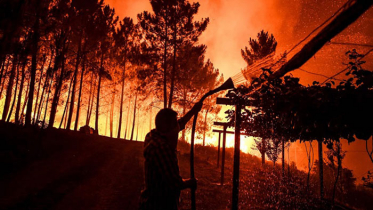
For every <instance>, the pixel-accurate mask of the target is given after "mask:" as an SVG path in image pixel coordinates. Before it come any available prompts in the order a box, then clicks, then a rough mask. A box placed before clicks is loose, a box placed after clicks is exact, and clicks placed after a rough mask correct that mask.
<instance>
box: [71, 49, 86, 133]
mask: <svg viewBox="0 0 373 210" xmlns="http://www.w3.org/2000/svg"><path fill="white" fill-rule="evenodd" d="M84 70H85V56H84V57H83V62H82V71H81V74H80V84H79V96H78V106H77V107H76V117H75V125H74V131H77V129H78V125H79V112H80V102H81V101H82V99H81V97H82V89H83V78H84Z"/></svg>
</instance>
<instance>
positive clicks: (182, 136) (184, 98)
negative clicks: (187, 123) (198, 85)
mask: <svg viewBox="0 0 373 210" xmlns="http://www.w3.org/2000/svg"><path fill="white" fill-rule="evenodd" d="M183 92H184V94H183V116H185V113H186V99H187V98H186V97H187V93H186V88H184V89H183ZM185 130H186V129H183V131H182V133H181V139H182V140H183V141H184V142H185Z"/></svg>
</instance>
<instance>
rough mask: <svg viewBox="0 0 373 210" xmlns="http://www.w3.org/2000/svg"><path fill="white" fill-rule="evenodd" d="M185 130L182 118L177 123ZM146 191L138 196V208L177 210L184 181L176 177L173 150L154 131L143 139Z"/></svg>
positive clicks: (177, 175) (176, 164) (163, 138)
mask: <svg viewBox="0 0 373 210" xmlns="http://www.w3.org/2000/svg"><path fill="white" fill-rule="evenodd" d="M178 123H179V126H180V129H184V127H185V123H184V120H183V119H180V120H179V121H178ZM144 157H145V190H143V192H142V193H141V204H140V208H141V209H152V210H157V209H160V210H161V209H162V210H167V209H177V208H178V207H177V206H178V202H179V196H180V190H181V188H182V184H183V180H182V178H181V176H180V174H179V165H178V160H177V155H176V150H173V149H171V148H170V146H169V145H168V143H167V142H166V139H165V137H163V136H161V135H160V133H159V132H157V131H156V130H155V129H154V130H152V131H150V132H149V133H148V134H147V135H146V137H145V143H144Z"/></svg>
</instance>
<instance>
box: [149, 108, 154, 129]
mask: <svg viewBox="0 0 373 210" xmlns="http://www.w3.org/2000/svg"><path fill="white" fill-rule="evenodd" d="M152 111H153V107H152V106H151V107H150V110H149V112H150V113H149V115H150V119H149V131H151V130H152V118H153V115H152V114H153V113H152Z"/></svg>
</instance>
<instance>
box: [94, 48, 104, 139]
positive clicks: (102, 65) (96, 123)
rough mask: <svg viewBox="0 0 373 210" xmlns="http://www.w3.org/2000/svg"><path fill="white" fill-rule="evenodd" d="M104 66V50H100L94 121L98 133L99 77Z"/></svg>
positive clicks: (100, 77)
mask: <svg viewBox="0 0 373 210" xmlns="http://www.w3.org/2000/svg"><path fill="white" fill-rule="evenodd" d="M103 67H104V52H102V51H101V65H100V70H99V73H98V85H97V99H96V101H97V102H96V121H95V130H96V132H97V134H98V120H99V119H98V116H99V111H100V89H101V79H102V71H103Z"/></svg>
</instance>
